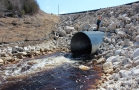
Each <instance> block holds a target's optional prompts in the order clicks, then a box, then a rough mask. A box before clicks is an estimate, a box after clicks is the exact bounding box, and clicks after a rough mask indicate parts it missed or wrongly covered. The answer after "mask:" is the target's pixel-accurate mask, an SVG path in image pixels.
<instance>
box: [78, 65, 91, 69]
mask: <svg viewBox="0 0 139 90" xmlns="http://www.w3.org/2000/svg"><path fill="white" fill-rule="evenodd" d="M79 69H81V70H89V69H90V67H88V66H85V65H80V66H79Z"/></svg>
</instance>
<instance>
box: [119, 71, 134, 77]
mask: <svg viewBox="0 0 139 90" xmlns="http://www.w3.org/2000/svg"><path fill="white" fill-rule="evenodd" d="M119 75H120V77H121V78H126V77H129V76H131V75H132V72H131V71H127V70H120V71H119Z"/></svg>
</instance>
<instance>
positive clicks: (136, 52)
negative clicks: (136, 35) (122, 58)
mask: <svg viewBox="0 0 139 90" xmlns="http://www.w3.org/2000/svg"><path fill="white" fill-rule="evenodd" d="M138 56H139V48H137V49H135V50H134V52H133V55H132V57H133V59H134V58H136V57H138Z"/></svg>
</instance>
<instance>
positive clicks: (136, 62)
mask: <svg viewBox="0 0 139 90" xmlns="http://www.w3.org/2000/svg"><path fill="white" fill-rule="evenodd" d="M138 65H139V59H138V60H136V61H134V67H136V66H138Z"/></svg>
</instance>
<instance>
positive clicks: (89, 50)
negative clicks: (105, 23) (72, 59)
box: [70, 31, 104, 55]
mask: <svg viewBox="0 0 139 90" xmlns="http://www.w3.org/2000/svg"><path fill="white" fill-rule="evenodd" d="M103 36H104V33H103V32H100V31H84V32H78V33H76V34H74V35H73V37H72V39H71V43H70V48H71V52H72V53H73V55H84V54H88V55H90V54H94V53H95V52H96V51H97V49H98V48H99V47H100V45H101V43H102V42H103Z"/></svg>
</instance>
